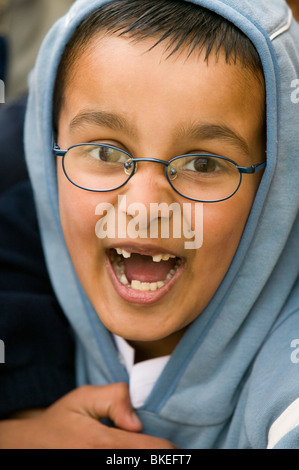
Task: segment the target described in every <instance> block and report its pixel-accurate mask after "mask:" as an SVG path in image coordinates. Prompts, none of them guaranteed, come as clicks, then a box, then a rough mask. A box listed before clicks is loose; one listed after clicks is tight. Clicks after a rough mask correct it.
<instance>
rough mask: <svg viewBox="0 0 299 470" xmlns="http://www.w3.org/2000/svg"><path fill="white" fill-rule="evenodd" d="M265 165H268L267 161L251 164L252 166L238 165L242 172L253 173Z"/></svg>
mask: <svg viewBox="0 0 299 470" xmlns="http://www.w3.org/2000/svg"><path fill="white" fill-rule="evenodd" d="M265 167H266V162H263V163H258V164H257V165H251V166H238V167H237V168H238V170H239V172H240V173H247V174H252V173H257V172H258V171H260V170H263V169H264V168H265Z"/></svg>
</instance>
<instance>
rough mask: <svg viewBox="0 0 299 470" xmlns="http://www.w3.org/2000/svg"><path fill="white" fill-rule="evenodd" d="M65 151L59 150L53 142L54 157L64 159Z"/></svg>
mask: <svg viewBox="0 0 299 470" xmlns="http://www.w3.org/2000/svg"><path fill="white" fill-rule="evenodd" d="M66 152H67V150H61V149H60V147H59V145H57V144H56V143H55V142H53V153H54V155H55V157H64V155H65V154H66Z"/></svg>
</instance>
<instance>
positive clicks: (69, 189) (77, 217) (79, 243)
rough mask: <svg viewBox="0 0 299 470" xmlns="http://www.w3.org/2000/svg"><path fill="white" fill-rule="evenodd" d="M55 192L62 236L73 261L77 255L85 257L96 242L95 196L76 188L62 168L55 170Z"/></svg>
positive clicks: (93, 248) (96, 217)
mask: <svg viewBox="0 0 299 470" xmlns="http://www.w3.org/2000/svg"><path fill="white" fill-rule="evenodd" d="M58 192H59V209H60V220H61V225H62V229H63V234H64V238H65V241H66V245H67V247H68V250H69V253H70V255H71V257H72V260H73V263H74V264H75V265H77V264H78V258H80V259H85V260H87V259H88V257H86V255H91V254H95V252H96V251H97V249H98V246H99V240H98V239H97V237H96V234H95V226H96V222H97V220H98V216H96V214H95V211H96V207H97V204H98V203H99V196H98V194H93V193H90V192H87V191H84V190H81V189H80V188H76V187H75V186H74V185H72V184H71V183H69V181H68V180H67V179H66V178H65V176H64V174H63V173H62V171H58ZM78 253H80V257H79V256H78Z"/></svg>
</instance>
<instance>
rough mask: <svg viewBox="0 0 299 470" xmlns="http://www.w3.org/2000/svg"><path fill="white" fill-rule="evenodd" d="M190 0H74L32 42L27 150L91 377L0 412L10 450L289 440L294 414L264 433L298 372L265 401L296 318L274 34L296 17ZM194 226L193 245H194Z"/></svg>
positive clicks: (50, 253) (81, 360) (59, 286)
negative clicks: (43, 401)
mask: <svg viewBox="0 0 299 470" xmlns="http://www.w3.org/2000/svg"><path fill="white" fill-rule="evenodd" d="M197 3H198V4H199V5H195V4H194V3H189V2H181V1H179V2H178V1H164V0H161V1H160V0H159V1H155V2H152V1H143V2H138V1H134V0H120V1H114V2H108V3H104V4H103V5H101V2H99V1H94V2H84V1H78V2H77V3H76V4H75V6H74V7H73V9H72V10H71V11H70V14H69V16H68V17H67V18H66V19H64V20H62V21H61V22H60V23H59V24H57V25H56V27H54V28H53V30H52V33H50V35H49V36H48V39H47V40H46V41H45V43H44V46H43V47H42V49H41V53H40V56H39V60H38V62H37V65H36V69H35V72H34V76H33V78H32V84H31V90H32V91H31V95H30V99H29V105H28V112H27V119H26V129H25V133H26V153H27V161H28V166H29V171H30V176H31V180H32V183H33V188H34V191H35V198H36V204H37V212H38V219H39V224H40V228H41V236H42V241H43V248H44V252H45V256H46V261H47V268H48V271H49V275H50V278H51V281H52V284H53V288H54V291H55V294H56V296H57V298H58V301H59V303H60V305H61V307H62V310H63V312H64V314H65V315H66V317H67V318H68V320H69V321H70V324H71V326H72V327H73V330H74V334H75V340H76V380H77V385H83V384H91V385H93V386H92V387H87V388H86V387H83V388H79V389H78V390H75V391H74V392H72V393H71V394H69V395H66V396H65V397H63V398H62V399H61V400H60V401H58V402H57V403H55V404H54V405H52V406H50V407H49V408H48V409H47V410H46V411H42V410H40V411H39V410H36V411H35V412H34V414H32V415H31V412H28V413H25V414H23V415H22V416H19V418H21V417H22V418H23V420H22V419H20V420H17V419H15V420H10V421H7V422H5V421H3V422H2V425H1V426H2V435H3V436H4V431H5V437H3V438H2V443H1V445H2V446H3V447H9V446H14V445H15V444H14V442H13V441H14V439H16V436H17V442H18V444H17V445H18V446H23V447H30V446H35V447H40V446H41V447H43V446H45V445H47V446H49V447H52V448H57V447H75V448H76V447H96V448H101V447H108V448H113V447H120V448H124V447H148V448H149V447H165V448H173V447H174V446H179V447H190V448H199V447H206V448H228V447H234V448H237V447H239V448H248V447H266V446H267V445H270V446H278V447H279V446H280V444H281V442H282V444H281V446H285V445H290V444H292V442H293V441H292V439H293V438H292V435H293V434H292V432H293V431H294V426H293V427H291V428H287V429H286V430H285V431H284V432H283V433H281V431H279V432H278V433H277V432H276V427H278V428H279V426H274V428H271V429H270V426H271V424H272V423H274V421H275V419H279V415H281V414H282V413H283V412H285V409H286V408H287V407H288V406H293V407H294V406H296V403H297V402H296V398H297V396H298V395H297V394H298V387H297V386H296V381H295V380H294V374H293V373H292V374H291V375H292V379H291V378H289V376H288V388H287V391H286V392H285V391H283V393H282V392H281V393H282V394H281V395H280V396H279V399H278V400H274V398H272V397H271V396H269V395H267V400H268V401H270V402H271V407H270V408H267V407H266V409H264V408H263V413H264V415H263V413H262V412H261V411H260V415H261V418H260V420H258V421H257V422H256V420H255V415H256V412H257V406H256V403H257V396H259V397H260V396H262V395H263V393H264V390H268V388H271V387H272V386H273V382H272V380H274V383H275V384H276V385H275V386H276V387H277V383H276V382H277V379H276V377H274V379H273V377H270V378H269V379H268V381H267V380H266V381H265V382H264V384H263V390H262V392H261V390H260V380H261V377H263V379H265V375H266V376H267V373H269V372H271V369H270V367H269V363H267V362H266V365H265V364H264V362H263V361H265V360H266V359H265V357H266V358H267V355H268V353H269V349H268V348H273V344H272V341H274V345H275V348H276V349H277V348H279V347H281V344H282V341H281V338H280V336H279V335H280V334H282V333H281V331H283V335H284V336H283V339H284V340H286V338H288V335H289V334H290V332H293V324H292V322H293V321H294V315H293V316H292V317H291V320H290V319H288V322H287V331H286V332H285V331H284V328H285V323H284V322H282V320H283V319H284V318H285V317H288V316H289V314H290V313H291V312H293V311H295V310H294V308H295V307H294V306H295V301H297V298H298V292H297V291H295V294H294V296H295V300H294V299H293V298H291V297H290V295H291V292H292V289H293V287H294V283H295V280H296V276H297V275H298V259H295V256H294V254H295V253H296V251H295V250H297V253H298V242H297V240H295V235H296V233H298V221H297V222H294V220H295V217H296V215H297V211H298V199H299V195H298V187H297V184H295V183H293V182H295V181H296V178H298V175H297V174H296V172H297V171H298V170H297V166H296V165H294V166H292V169H291V170H290V166H291V165H292V161H293V162H294V163H295V153H296V152H295V149H296V142H290V139H289V138H288V139H287V140H285V139H284V138H283V137H282V136H279V145H278V149H276V146H275V143H276V141H277V136H276V132H277V127H276V125H277V122H276V116H277V109H278V107H279V108H282V109H284V107H285V109H287V112H289V111H290V110H289V108H291V109H293V108H292V107H291V105H290V103H287V102H286V100H287V98H286V94H283V93H282V92H281V90H283V89H284V88H283V86H282V89H279V88H277V87H278V84H277V80H278V77H277V70H278V69H277V63H276V59H275V52H274V46H273V44H274V40H275V41H277V44H278V47H282V46H281V44H280V42H279V40H280V36H281V35H283V34H284V33H286V31H287V32H288V34H289V40H290V38H291V40H292V41H294V39H293V38H294V37H296V40H297V44H298V27H297V26H296V25H295V24H294V22H292V21H291V17H290V16H288V10H287V7H286V4H285V3H284V2H281V1H277V2H276V3H275V6H274V7H273V12H272V10H271V13H273V14H272V16H271V21H270V22H269V23H268V22H267V21H266V20H265V21H263V20H261V23H262V24H261V26H256V24H255V22H256V20H257V18H259V16H260V15H259V10H260V8H261V6H260V3H259V4H254V5H253V4H252V2H251V3H250V4H249V3H247V2H246V1H244V2H242V10H243V11H242V12H239V11H238V10H235V9H234V5H233V3H234V2H231V3H232V5H230V6H229V5H227V2H226V3H222V2H221V1H219V0H215V1H211V2H209V4H208V5H207V4H206V3H207V2H197ZM271 5H273V2H271ZM264 7H266V8H268V9H269V11H270V4H269V3H267V2H266V3H265V5H264ZM207 8H208V9H207ZM271 8H272V7H271ZM249 18H251V19H249ZM291 25H292V26H291ZM290 28H291V29H292V31H291V32H289V29H290ZM296 28H297V29H296ZM264 29H266V30H267V33H266V32H265V31H264ZM241 30H242V31H243V32H242V31H241ZM245 32H246V33H247V36H249V37H250V39H251V40H249V38H248V37H246V35H245V34H244V33H245ZM269 36H271V37H272V39H273V43H270V41H269ZM66 44H67V45H66ZM65 46H66V47H65ZM280 54H281V52H280ZM293 55H294V52H293ZM290 57H291V59H292V64H293V65H292V67H293V69H292V73H291V72H290V76H289V77H288V81H287V82H286V83H287V84H288V86H290V83H291V81H292V79H294V78H295V77H296V75H295V71H298V57H297V56H296V55H294V56H291V55H290V53H289V54H288V53H287V51H284V55H283V59H284V60H285V61H286V60H288V61H290V60H291V59H290ZM46 64H47V66H48V70H49V73H48V75H47V77H46V80H45V76H44V74H45V67H46ZM58 64H59V66H58ZM57 67H58V69H57ZM280 67H282V69H285V64H281V65H280ZM284 86H286V84H284ZM273 87H274V88H273ZM270 90H271V93H270ZM288 97H289V96H288ZM53 100H54V107H53V110H52V102H53ZM266 105H267V106H266ZM52 111H53V121H54V122H53V124H52V122H51V118H52ZM296 119H297V121H296ZM296 123H298V114H296V113H295V112H294V111H293V118H292V120H291V122H289V123H288V124H285V123H284V121H283V120H282V121H281V122H280V126H282V125H285V126H287V127H289V128H287V131H286V133H287V134H289V133H290V132H292V136H295V127H296ZM266 125H267V131H266ZM51 140H52V146H49V143H50V142H51ZM266 150H267V158H266ZM51 151H52V152H51ZM286 156H287V158H288V162H286ZM54 157H55V158H54ZM266 160H267V162H266ZM266 165H267V166H266ZM56 168H57V170H56ZM265 168H266V170H265ZM264 170H265V171H264ZM56 171H57V173H56ZM281 179H282V181H281ZM284 179H285V181H284ZM286 181H287V182H288V185H287V186H286ZM270 183H271V184H270ZM282 186H283V189H282ZM288 191H289V192H290V194H292V197H293V201H294V202H293V203H291V202H290V198H289V197H288V196H286V193H287V192H288ZM286 201H287V202H286ZM160 204H166V210H164V211H163V210H162V208H161V206H160V209H161V211H158V212H157V211H156V212H155V209H156V208H157V206H159V205H160ZM58 208H59V211H58ZM163 208H164V209H165V205H164V206H163ZM167 208H168V209H169V208H171V210H167ZM177 213H179V218H176V216H177ZM282 217H283V221H282V222H283V223H281V224H280V220H281V219H279V218H282ZM274 221H275V222H276V223H278V224H279V233H278V234H276V233H275V234H274V233H273V232H272V233H269V229H270V228H271V229H272V228H273V223H274ZM296 223H297V225H296ZM165 227H166V228H168V229H169V230H168V231H167V230H166V231H164V230H165ZM156 229H157V230H156ZM296 230H297V232H296V233H295V231H296ZM178 232H180V236H177V234H178ZM165 233H166V236H165ZM190 234H191V235H193V238H195V241H197V242H198V241H200V239H201V237H199V234H202V240H201V241H202V244H201V243H199V246H198V245H196V246H194V247H193V248H191V249H189V247H190V245H188V244H187V243H188V242H189V243H190ZM136 235H137V236H136ZM286 266H287V268H286ZM278 286H279V288H280V291H279V293H278ZM278 294H279V295H278ZM287 301H288V302H289V305H290V306H291V307H289V306H287V307H286V309H285V310H283V306H284V304H285V303H286V302H287ZM297 308H298V305H297ZM290 309H291V310H290ZM297 313H298V311H297ZM280 323H282V324H283V326H279V327H278V325H280ZM272 330H273V331H274V333H273V334H272V335H271V334H270V332H271V331H272ZM277 332H278V333H277ZM277 335H278V340H277V339H275V338H276V336H277ZM269 336H270V338H269V339H268V337H269ZM273 338H274V339H273ZM262 346H263V347H262ZM261 348H262V350H261V352H259V351H260V349H261ZM285 349H286V350H284V351H283V352H284V355H279V358H280V360H281V361H282V363H281V368H283V370H284V371H286V369H287V367H290V366H291V364H290V355H289V353H290V351H289V350H288V349H287V348H285ZM264 351H265V352H264ZM258 353H259V355H258ZM282 357H283V359H281V358H282ZM280 370H281V369H280ZM279 377H280V375H279ZM123 382H125V383H128V384H129V390H128V388H127V387H126V386H125V385H124V384H123ZM94 386H97V387H94ZM270 386H271V387H270ZM263 399H264V401H262V400H261V401H260V402H259V403H265V397H263ZM273 400H274V402H273V403H272V401H273ZM133 408H134V409H135V412H133ZM137 415H138V416H137ZM106 418H108V419H110V420H111V421H112V422H113V424H114V427H108V426H107V425H105V424H103V423H101V422H99V421H98V420H99V419H106ZM23 429H26V434H25V433H24V432H23ZM273 429H274V431H273ZM141 431H142V432H141ZM270 431H272V432H271V433H270ZM268 432H269V435H268ZM20 436H22V438H20ZM277 436H279V438H278V437H277ZM288 439H289V440H288Z"/></svg>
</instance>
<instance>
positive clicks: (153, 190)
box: [121, 158, 178, 230]
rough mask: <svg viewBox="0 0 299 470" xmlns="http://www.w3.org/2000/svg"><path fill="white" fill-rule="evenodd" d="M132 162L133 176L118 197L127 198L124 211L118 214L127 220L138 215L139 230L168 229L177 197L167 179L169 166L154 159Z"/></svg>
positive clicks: (140, 159) (162, 161) (139, 159)
mask: <svg viewBox="0 0 299 470" xmlns="http://www.w3.org/2000/svg"><path fill="white" fill-rule="evenodd" d="M133 161H134V162H135V172H134V174H133V176H132V177H131V178H130V180H129V181H128V182H127V184H126V185H125V186H124V187H123V188H122V191H121V195H125V196H126V207H122V209H121V210H122V212H125V213H126V216H127V217H129V218H132V217H135V216H136V213H137V212H138V223H139V229H141V228H143V229H144V230H146V229H149V228H150V227H151V228H152V227H153V226H155V227H156V226H157V225H159V226H160V227H161V230H162V227H163V225H164V224H167V226H169V222H170V221H171V220H172V218H173V212H174V209H178V208H176V205H178V203H177V201H176V199H177V198H176V196H175V194H176V193H175V191H174V190H173V189H172V187H171V186H170V184H169V182H168V180H167V176H166V168H167V165H168V163H167V162H166V161H164V160H159V159H154V158H138V159H137V158H136V159H134V160H133ZM174 203H176V204H175V205H174ZM168 208H171V210H169V209H168ZM173 208H174V209H173Z"/></svg>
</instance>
